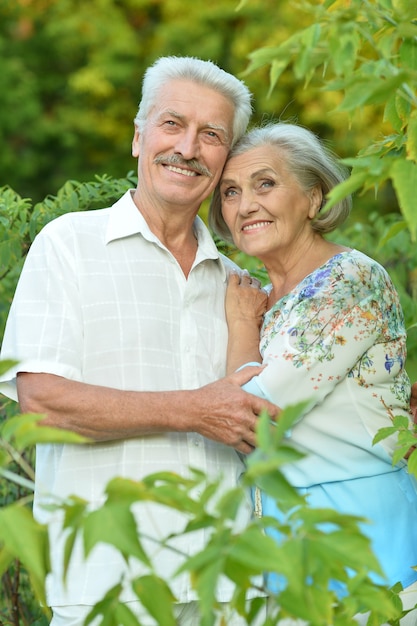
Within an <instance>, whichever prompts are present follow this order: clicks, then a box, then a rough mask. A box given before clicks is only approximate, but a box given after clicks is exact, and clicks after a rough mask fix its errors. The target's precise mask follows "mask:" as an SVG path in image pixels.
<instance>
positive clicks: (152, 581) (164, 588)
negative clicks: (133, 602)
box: [132, 574, 177, 626]
mask: <svg viewBox="0 0 417 626" xmlns="http://www.w3.org/2000/svg"><path fill="white" fill-rule="evenodd" d="M132 588H133V591H134V592H135V593H136V595H137V596H138V598H139V600H140V601H141V603H142V604H143V606H144V607H145V608H146V609H147V611H148V613H149V615H151V616H152V617H153V618H154V619H155V620H156V623H157V624H163V625H164V626H175V624H176V623H177V622H176V620H175V618H174V614H173V611H172V608H173V603H174V602H175V596H174V595H173V593H172V591H171V589H170V588H169V587H168V585H167V584H166V582H165V581H164V580H162V578H159V576H156V575H152V574H149V575H147V576H141V577H140V578H136V579H135V580H134V581H133V582H132Z"/></svg>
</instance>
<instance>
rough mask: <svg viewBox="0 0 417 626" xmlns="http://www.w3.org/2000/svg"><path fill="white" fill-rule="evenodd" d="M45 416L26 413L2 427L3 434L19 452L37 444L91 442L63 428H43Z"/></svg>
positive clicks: (11, 419)
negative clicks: (42, 423)
mask: <svg viewBox="0 0 417 626" xmlns="http://www.w3.org/2000/svg"><path fill="white" fill-rule="evenodd" d="M43 417H44V416H43V415H38V414H37V413H24V414H22V415H17V416H16V417H11V418H10V419H8V420H7V421H6V422H5V423H4V424H3V426H2V429H1V434H2V437H3V438H4V439H5V440H6V441H12V440H13V443H14V446H15V447H16V448H17V449H18V450H23V449H25V448H27V447H29V446H32V445H35V444H37V443H85V442H88V441H90V440H89V439H87V438H86V437H82V436H81V435H78V434H77V433H73V432H71V431H68V430H63V429H61V428H52V427H50V426H42V425H41V424H40V422H41V421H42V419H43Z"/></svg>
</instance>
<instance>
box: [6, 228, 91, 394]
mask: <svg viewBox="0 0 417 626" xmlns="http://www.w3.org/2000/svg"><path fill="white" fill-rule="evenodd" d="M63 217H64V218H65V216H63ZM65 224H66V220H65V219H63V218H58V219H57V220H55V221H54V222H51V223H50V224H48V225H47V226H46V227H45V228H44V229H43V231H42V232H41V233H40V234H39V235H38V236H37V237H36V238H35V240H34V242H33V244H32V246H31V248H30V250H29V253H28V255H27V258H26V261H25V264H24V267H23V270H22V273H21V276H20V279H19V282H18V286H17V289H16V292H15V296H14V299H13V302H12V306H11V309H10V313H9V317H8V320H7V324H6V329H5V334H4V340H3V345H2V354H1V358H2V359H13V360H16V361H18V365H17V366H16V367H14V368H13V369H11V370H9V371H8V372H6V374H5V375H4V376H3V377H2V380H1V387H0V390H1V392H2V393H4V394H5V395H7V396H9V397H11V398H12V399H17V398H16V391H15V377H16V374H17V373H18V372H19V371H25V372H37V373H39V372H44V373H50V374H56V375H58V376H65V377H67V378H71V379H73V380H80V379H81V363H80V358H81V355H82V347H81V346H82V342H81V332H82V330H81V329H82V325H81V312H80V307H79V296H78V287H77V281H76V276H75V269H76V259H75V257H74V254H73V253H72V247H73V246H72V245H71V232H70V229H68V226H65Z"/></svg>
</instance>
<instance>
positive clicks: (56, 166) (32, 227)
mask: <svg viewBox="0 0 417 626" xmlns="http://www.w3.org/2000/svg"><path fill="white" fill-rule="evenodd" d="M327 4H329V5H331V4H333V3H332V2H331V1H330V0H329V2H328V3H327ZM334 4H335V5H336V6H338V7H342V8H345V9H346V20H345V22H346V23H345V25H344V26H345V31H344V32H342V31H338V32H337V36H338V37H339V35H340V37H341V39H339V40H338V42H337V44H339V43H340V41H341V40H343V37H345V41H346V50H347V52H348V53H350V57H349V54H348V55H347V56H348V57H349V58H350V59H351V61H352V59H353V60H354V59H355V52H357V51H355V50H354V48H351V49H350V48H349V45H351V43H352V41H354V38H353V36H352V24H355V19H356V17H357V10H356V9H355V5H356V7H357V6H358V5H360V6H361V7H364V8H365V9H366V7H369V6H372V5H375V4H379V5H380V7H381V11H382V9H384V8H385V7H389V6H390V5H391V0H380V1H379V2H378V1H377V0H369V1H367V0H363V2H359V3H358V2H357V1H356V2H355V0H351V1H349V0H338V2H336V3H334ZM392 4H393V5H395V7H396V9H398V10H399V11H400V12H401V10H402V9H404V7H410V4H408V3H407V0H392ZM411 4H412V3H411ZM325 5H326V2H325V0H312V2H311V3H307V2H304V1H303V0H300V1H299V2H298V1H296V0H287V1H280V2H277V1H276V0H247V1H246V2H242V3H241V6H240V7H239V10H237V2H236V0H212V1H211V2H210V4H207V3H206V1H205V0H193V2H192V3H185V2H184V0H89V1H88V2H85V1H84V0H0V58H1V72H0V141H1V148H2V149H1V151H0V188H2V190H1V197H0V279H1V282H0V337H1V335H2V332H3V327H4V323H5V319H6V315H7V310H8V307H9V305H10V301H11V297H12V294H13V291H14V285H15V283H16V280H17V277H18V274H19V271H20V268H21V264H22V261H23V258H24V255H25V253H26V251H27V249H28V247H29V245H30V243H31V241H32V238H33V236H34V234H35V233H36V232H37V231H38V230H39V229H40V228H41V226H42V225H43V224H44V223H45V222H46V221H48V220H49V219H52V218H53V217H55V215H57V214H59V213H60V212H66V211H70V210H84V209H86V208H94V207H99V206H107V205H108V204H109V203H110V202H111V201H112V200H113V199H115V198H117V197H118V196H119V195H120V193H121V192H122V191H123V190H124V189H125V188H126V187H127V186H133V185H134V174H133V175H132V174H131V173H130V174H128V173H129V172H130V171H131V170H132V169H134V167H135V162H134V161H133V159H132V158H131V156H130V142H131V137H132V132H133V125H132V120H133V117H134V115H135V113H136V109H137V105H138V102H139V100H140V95H141V94H140V82H141V78H142V74H143V72H144V70H145V68H146V67H147V66H148V65H149V64H150V63H152V62H153V61H154V59H155V58H157V57H158V56H161V55H167V54H179V55H184V54H186V55H193V56H198V57H201V58H206V59H212V60H214V61H215V62H217V63H218V64H219V65H221V66H222V67H224V69H226V70H228V71H230V72H232V73H235V74H236V75H239V76H241V77H242V76H243V77H244V80H245V81H246V83H247V84H248V86H249V88H250V89H251V91H252V92H253V94H254V116H253V122H254V123H259V122H261V121H263V120H268V119H271V118H274V119H276V118H282V119H284V120H290V121H297V122H299V123H301V124H303V125H305V126H308V127H310V128H311V129H312V130H313V131H315V132H316V133H317V134H318V135H319V136H321V137H322V138H324V139H325V140H326V142H328V144H329V146H330V147H332V148H333V149H334V150H335V151H336V152H337V153H338V154H339V155H340V156H341V157H343V158H352V157H354V156H355V155H357V154H358V153H359V152H361V151H363V150H366V149H367V147H368V146H369V145H371V144H372V143H373V142H375V141H377V140H378V138H381V140H382V139H383V138H384V137H387V136H388V137H389V136H391V133H392V131H393V129H392V125H391V124H390V120H389V119H387V116H386V115H384V106H385V104H386V102H384V101H383V99H380V100H379V101H377V102H375V101H374V102H371V103H364V104H363V105H361V106H354V107H353V111H352V110H351V111H349V110H347V109H346V108H343V106H341V105H342V102H343V95H342V90H341V89H339V90H338V89H333V90H330V89H326V82H327V83H329V82H330V80H331V79H334V77H335V76H334V72H333V73H332V72H330V71H329V65H330V63H329V62H328V63H327V64H326V63H323V64H322V65H320V66H319V70H320V71H316V72H311V73H310V74H309V75H308V76H307V75H306V74H307V72H305V73H304V75H303V73H302V72H301V76H300V72H298V75H297V71H296V70H297V67H296V61H294V60H293V61H292V62H290V63H288V66H286V67H285V71H283V72H282V74H281V75H280V78H279V82H278V84H277V85H276V86H275V88H274V89H272V90H269V84H270V76H271V75H270V70H271V67H270V65H269V61H268V60H265V62H263V63H254V56H253V51H255V50H258V49H261V50H266V52H267V53H269V55H270V57H271V58H273V56H274V51H275V50H277V48H278V47H280V46H284V44H285V43H286V42H287V41H289V40H290V38H291V37H292V36H294V34H295V33H297V32H301V31H302V30H303V29H304V28H307V27H308V26H309V25H310V24H311V23H314V20H315V19H317V15H318V14H319V11H320V10H321V11H324V10H325ZM350 7H351V14H350V15H349V9H350ZM315 9H316V10H317V14H316V16H315V15H314V10H315ZM414 12H415V13H416V14H417V8H416V9H415V11H414ZM326 15H327V14H326ZM331 15H332V14H331V13H329V16H330V17H329V18H328V19H329V20H330V23H331V19H332V18H331ZM416 17H417V15H415V16H414V24H415V19H416ZM407 23H408V27H409V28H410V23H409V20H408V22H407ZM404 24H405V22H404ZM404 24H403V25H402V27H403V28H404V29H406V26H405V25H404ZM342 26H343V24H342ZM371 26H374V25H371ZM400 26H401V24H400ZM355 27H358V28H359V29H360V24H359V26H357V25H355V26H354V28H355ZM378 28H379V26H378V24H375V29H374V30H375V33H376V34H375V38H376V39H375V40H376V41H378V37H379V41H380V42H381V41H382V37H381V35H380V33H378ZM349 29H350V30H349ZM335 32H336V31H335ZM414 37H415V35H414ZM329 41H330V44H329V45H331V40H329ZM315 43H316V42H314V41H313V40H311V42H308V41H307V42H304V43H303V46H304V47H303V49H302V51H301V52H303V53H304V55H307V57H306V58H305V62H306V63H307V62H308V60H309V58H310V57H309V55H310V52H311V55H310V56H311V58H313V56H314V55H313V54H312V52H313V50H315V49H314V45H315ZM337 44H336V43H334V46H335V48H334V51H336V50H337ZM395 53H396V50H395V49H388V47H387V49H386V55H387V57H388V56H389V55H394V56H395ZM327 54H328V55H329V51H327ZM363 54H364V55H365V57H366V56H367V55H368V56H369V58H370V59H375V58H377V55H376V51H375V50H374V49H372V43H371V41H370V42H369V49H368V50H365V51H363ZM330 55H331V50H330ZM300 58H302V56H301V55H300ZM266 59H268V54H266ZM328 61H329V59H328ZM414 63H415V67H414V70H415V76H416V75H417V59H416V60H415V62H414ZM248 67H251V68H252V71H250V72H246V71H245V70H247V69H248ZM348 69H349V68H348ZM350 71H351V73H352V74H353V71H354V67H353V65H352V67H351V68H350ZM326 72H327V73H326ZM415 81H417V78H415ZM370 82H371V78H370ZM415 84H416V82H415ZM414 97H415V96H414ZM414 106H415V103H414ZM400 130H403V128H401V129H400ZM399 152H400V150H399V149H398V153H399ZM97 176H98V177H99V178H98V179H97V178H96V177H97ZM69 179H72V180H76V181H81V182H83V183H85V184H84V185H82V186H79V185H78V184H72V183H70V182H66V181H68V180H69ZM91 181H93V182H91ZM206 210H207V205H205V206H204V207H203V209H202V216H203V217H205V215H206ZM401 219H402V218H401V214H400V211H399V207H398V202H397V197H396V194H395V193H394V191H393V188H392V186H391V184H390V182H389V181H388V182H385V183H384V184H383V185H380V186H379V188H378V193H377V194H376V193H375V192H374V190H370V191H368V192H366V193H361V194H357V195H356V197H355V202H354V210H353V212H352V216H351V218H350V221H349V223H348V224H347V225H346V227H345V228H343V229H341V230H340V231H339V232H338V233H337V234H336V237H337V239H338V240H340V241H342V242H344V243H347V244H349V245H352V246H355V247H357V248H359V249H361V250H363V251H364V252H365V253H368V254H370V256H373V257H374V258H376V259H377V260H379V261H380V262H382V263H383V264H384V265H385V267H387V269H388V271H389V272H390V274H391V276H392V278H393V280H394V283H395V284H396V286H397V288H398V290H399V292H400V296H401V301H402V305H403V309H404V312H405V317H406V324H407V326H408V329H409V339H408V350H409V361H408V366H407V367H408V370H409V373H410V376H411V378H412V380H416V379H417V328H416V327H415V326H414V324H415V323H416V321H417V302H416V301H417V297H416V296H417V293H416V292H417V253H416V251H415V248H416V246H415V243H413V242H412V240H411V236H410V232H409V231H408V230H407V229H403V228H402V227H401V226H400V222H401ZM226 251H227V252H228V253H229V254H231V255H232V256H234V258H235V259H236V260H237V261H238V262H240V264H241V265H244V266H247V267H248V268H249V269H251V270H252V271H255V272H258V273H259V274H260V275H262V268H261V267H260V266H259V264H258V262H257V261H256V259H254V260H249V259H248V258H246V257H244V256H242V255H240V254H238V253H236V251H234V250H232V249H230V248H227V249H226ZM13 410H14V408H13V407H4V409H3V418H4V417H5V416H6V414H7V412H8V411H11V412H13ZM29 461H30V459H29ZM25 493H26V492H25V490H23V491H22V487H19V486H17V487H16V488H13V489H11V487H10V483H8V482H5V481H3V480H2V482H1V483H0V503H1V504H2V506H6V505H8V504H9V503H10V502H13V501H14V500H19V499H21V498H22V496H24V495H25ZM19 568H20V565H19V562H18V561H16V563H15V566H12V568H11V569H10V570H9V572H8V573H7V576H5V577H3V579H2V585H1V587H0V623H1V622H2V621H3V619H4V620H5V621H4V623H13V624H16V625H17V624H20V623H24V624H26V623H28V624H29V623H35V622H36V620H41V621H42V617H41V616H40V613H39V612H37V610H36V609H34V607H33V600H32V599H31V595H30V592H29V591H28V589H27V585H26V584H25V579H24V584H23V585H22V584H21V585H20V587H19V584H18V583H19V580H20V581H22V578H21V574H20V570H19ZM24 576H25V574H24ZM16 581H17V586H16ZM16 594H21V595H20V596H19V597H18V596H17V595H16ZM17 601H18V604H19V606H20V608H21V609H22V610H21V612H20V615H17V614H16V613H13V610H12V608H11V607H12V606H13V605H16V602H17ZM3 605H4V607H5V608H4V609H3ZM9 609H10V610H9ZM38 623H40V622H39V621H38Z"/></svg>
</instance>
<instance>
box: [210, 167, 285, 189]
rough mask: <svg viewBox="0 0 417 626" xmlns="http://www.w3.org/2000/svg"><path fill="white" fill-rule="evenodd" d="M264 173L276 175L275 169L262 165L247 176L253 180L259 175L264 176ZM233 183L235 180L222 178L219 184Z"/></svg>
mask: <svg viewBox="0 0 417 626" xmlns="http://www.w3.org/2000/svg"><path fill="white" fill-rule="evenodd" d="M265 174H269V175H273V176H276V172H275V170H273V169H272V168H270V167H263V168H261V169H260V170H256V172H253V173H252V174H251V175H250V176H249V178H250V179H251V180H255V179H256V178H259V177H260V176H264V175H265ZM233 183H235V181H234V180H233V179H232V178H222V179H221V181H220V185H230V184H233Z"/></svg>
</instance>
